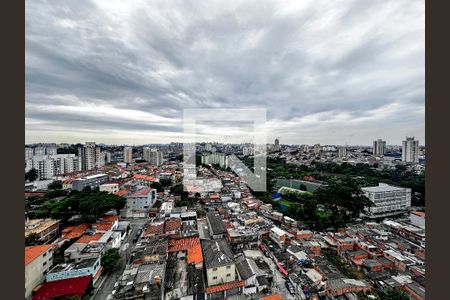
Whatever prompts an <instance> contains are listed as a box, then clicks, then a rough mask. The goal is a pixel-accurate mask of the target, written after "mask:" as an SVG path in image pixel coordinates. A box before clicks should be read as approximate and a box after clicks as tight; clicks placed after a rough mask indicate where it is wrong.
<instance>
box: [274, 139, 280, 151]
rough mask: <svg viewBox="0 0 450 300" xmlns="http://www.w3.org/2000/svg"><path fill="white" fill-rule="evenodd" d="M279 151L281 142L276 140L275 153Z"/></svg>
mask: <svg viewBox="0 0 450 300" xmlns="http://www.w3.org/2000/svg"><path fill="white" fill-rule="evenodd" d="M279 150H280V140H279V139H275V151H279Z"/></svg>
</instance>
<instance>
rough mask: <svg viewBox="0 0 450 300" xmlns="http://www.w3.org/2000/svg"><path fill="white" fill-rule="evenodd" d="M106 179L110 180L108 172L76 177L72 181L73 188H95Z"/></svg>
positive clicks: (78, 189) (79, 189) (80, 189)
mask: <svg viewBox="0 0 450 300" xmlns="http://www.w3.org/2000/svg"><path fill="white" fill-rule="evenodd" d="M106 181H108V175H106V174H95V175H89V176H85V177H82V178H77V179H74V180H73V181H72V189H73V190H76V191H82V190H83V189H84V188H86V187H90V188H91V189H95V188H97V187H98V186H100V185H101V184H103V183H105V182H106Z"/></svg>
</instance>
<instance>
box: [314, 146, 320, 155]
mask: <svg viewBox="0 0 450 300" xmlns="http://www.w3.org/2000/svg"><path fill="white" fill-rule="evenodd" d="M314 154H315V155H319V154H320V144H315V145H314Z"/></svg>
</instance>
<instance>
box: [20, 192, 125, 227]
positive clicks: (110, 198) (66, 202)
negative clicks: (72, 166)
mask: <svg viewBox="0 0 450 300" xmlns="http://www.w3.org/2000/svg"><path fill="white" fill-rule="evenodd" d="M44 201H45V202H42V199H40V200H39V202H41V206H39V207H38V208H36V209H34V210H32V211H30V212H29V216H30V217H32V218H54V219H59V220H62V221H63V222H65V221H68V220H69V219H70V218H72V217H73V216H76V215H78V216H80V219H81V221H83V222H95V220H96V219H97V218H99V217H101V216H103V214H104V213H106V212H107V211H109V210H111V209H115V210H119V209H122V208H124V206H125V203H126V200H125V198H123V197H119V196H117V195H114V194H109V193H107V192H100V191H98V190H90V189H86V190H84V191H82V192H77V191H72V192H71V193H70V194H69V195H68V196H67V197H65V198H63V199H58V198H56V199H48V197H44Z"/></svg>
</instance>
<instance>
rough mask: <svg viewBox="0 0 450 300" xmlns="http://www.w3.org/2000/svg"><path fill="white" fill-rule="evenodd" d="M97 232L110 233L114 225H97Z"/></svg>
mask: <svg viewBox="0 0 450 300" xmlns="http://www.w3.org/2000/svg"><path fill="white" fill-rule="evenodd" d="M94 226H95V230H96V231H108V230H110V229H111V228H112V226H113V224H111V223H95V224H94Z"/></svg>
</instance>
